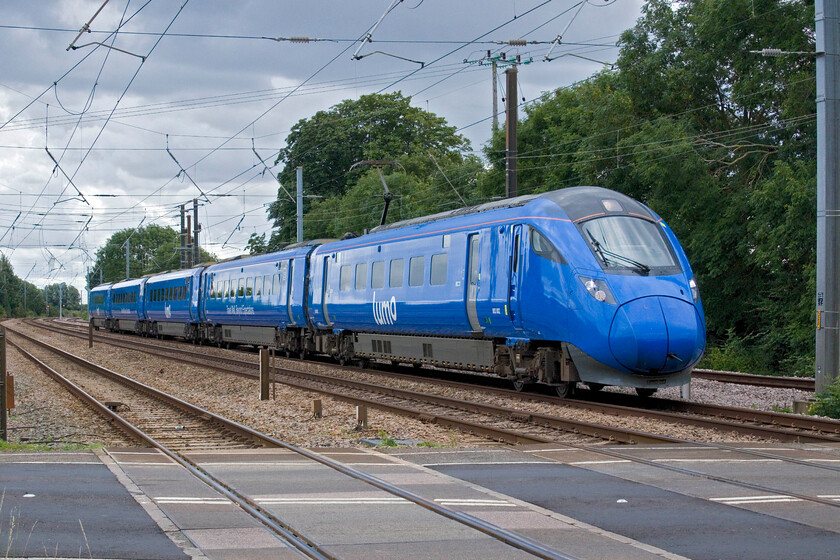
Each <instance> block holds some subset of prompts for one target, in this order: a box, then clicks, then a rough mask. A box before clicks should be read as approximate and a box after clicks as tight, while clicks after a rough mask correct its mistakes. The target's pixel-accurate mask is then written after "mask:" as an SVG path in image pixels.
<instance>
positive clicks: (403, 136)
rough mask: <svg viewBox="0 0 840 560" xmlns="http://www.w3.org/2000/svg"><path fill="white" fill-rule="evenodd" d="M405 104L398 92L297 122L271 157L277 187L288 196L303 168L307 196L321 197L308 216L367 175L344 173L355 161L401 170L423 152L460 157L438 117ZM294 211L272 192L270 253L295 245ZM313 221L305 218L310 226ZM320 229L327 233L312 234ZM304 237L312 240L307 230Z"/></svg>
mask: <svg viewBox="0 0 840 560" xmlns="http://www.w3.org/2000/svg"><path fill="white" fill-rule="evenodd" d="M410 103H411V98H409V97H404V96H403V95H402V94H400V93H389V94H370V95H363V96H362V97H360V98H359V99H357V100H346V101H342V102H341V103H339V104H337V105H335V106H334V107H332V108H330V109H329V110H327V111H318V112H317V113H316V114H315V115H313V116H312V117H311V118H309V119H302V120H300V121H298V123H297V124H295V125H294V126H293V127H292V131H291V133H290V134H289V136H288V137H287V138H286V147H285V148H284V149H283V150H282V151H281V152H280V154H279V156H278V158H277V162H278V163H283V164H284V167H283V170H282V171H281V172H280V174H279V179H280V182H281V184H282V185H283V186H284V187H285V188H286V190H287V191H288V192H290V193H293V192H294V191H295V184H296V169H297V167H298V166H302V167H303V169H304V185H305V189H306V193H307V195H309V196H313V195H314V196H319V197H323V198H322V199H316V200H320V203H315V202H311V201H310V199H309V198H307V199H305V202H304V210H305V212H306V213H308V211H309V208H310V207H311V206H318V205H320V206H323V205H325V204H326V205H327V206H329V204H331V203H329V202H327V199H329V198H331V197H335V196H342V195H344V194H345V192H346V191H347V190H348V189H349V188H350V187H351V186H353V185H355V183H356V182H357V181H358V180H359V179H360V178H361V177H362V176H365V175H368V176H369V175H370V174H371V171H370V169H369V168H356V169H354V170H353V171H350V167H351V166H353V164H355V163H357V162H359V161H361V160H390V161H393V160H397V161H400V162H401V163H403V165H404V167H406V162H405V161H403V160H404V158H407V157H409V156H414V155H417V154H423V157H427V153H428V152H431V153H433V154H435V156H436V157H439V158H440V157H444V156H446V155H448V154H451V153H455V154H458V155H459V156H461V157H463V156H462V154H463V153H464V152H465V151H466V150H467V149H468V148H469V143H468V141H467V140H466V139H465V138H464V137H462V136H460V135H458V134H456V133H455V128H454V127H451V126H447V125H446V121H445V120H444V119H443V118H441V117H438V116H436V115H434V114H433V113H429V112H428V111H424V110H423V109H419V108H417V107H412V106H411V104H410ZM430 164H431V161H430ZM409 171H411V170H409ZM380 189H381V185H380ZM380 192H381V190H380ZM295 212H296V205H295V203H294V202H293V201H292V200H291V199H290V198H289V196H287V195H286V193H285V192H284V191H283V189H278V196H277V200H276V201H275V202H273V203H272V205H271V207H270V208H269V212H268V214H269V218H270V219H272V220H273V223H274V227H275V228H276V230H275V232H274V233H273V235H272V237H271V240H270V241H269V243H268V247H269V248H270V249H277V248H279V247H280V246H282V245H284V244H286V243H290V242H292V241H294V240H295V231H296V225H295ZM313 219H314V218H309V220H310V222H312V220H313ZM322 229H329V228H321V229H318V231H322ZM316 236H317V235H316ZM307 237H312V235H311V234H310V233H309V232H308V231H307Z"/></svg>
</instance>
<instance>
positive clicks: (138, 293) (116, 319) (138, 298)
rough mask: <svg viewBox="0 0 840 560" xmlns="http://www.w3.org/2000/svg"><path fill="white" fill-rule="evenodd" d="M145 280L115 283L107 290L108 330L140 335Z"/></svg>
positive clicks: (143, 313)
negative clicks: (109, 302)
mask: <svg viewBox="0 0 840 560" xmlns="http://www.w3.org/2000/svg"><path fill="white" fill-rule="evenodd" d="M146 280H147V279H146V278H138V279H135V280H124V281H122V282H116V283H115V284H112V285H111V286H110V288H109V295H110V301H111V313H110V316H109V317H108V321H109V323H108V328H109V329H111V330H114V331H124V332H133V333H137V334H142V333H143V330H144V324H145V323H144V321H145V319H146V315H145V309H144V305H143V303H144V302H143V286H144V285H145V284H146Z"/></svg>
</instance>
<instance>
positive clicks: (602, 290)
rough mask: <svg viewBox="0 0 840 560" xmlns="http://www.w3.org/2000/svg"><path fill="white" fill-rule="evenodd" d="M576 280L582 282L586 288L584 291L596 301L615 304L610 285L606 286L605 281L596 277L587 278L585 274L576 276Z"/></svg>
mask: <svg viewBox="0 0 840 560" xmlns="http://www.w3.org/2000/svg"><path fill="white" fill-rule="evenodd" d="M578 280H580V281H581V282H582V283H583V286H584V287H585V288H586V291H587V292H589V295H591V296H592V297H594V298H595V299H597V300H598V301H603V302H605V303H609V304H612V305H615V298H614V297H613V295H612V292H611V291H610V287H609V286H607V283H606V282H604V281H603V280H598V279H597V278H587V277H586V276H578Z"/></svg>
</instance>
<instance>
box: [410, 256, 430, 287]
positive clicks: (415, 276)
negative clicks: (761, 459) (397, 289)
mask: <svg viewBox="0 0 840 560" xmlns="http://www.w3.org/2000/svg"><path fill="white" fill-rule="evenodd" d="M425 273H426V261H425V259H424V258H423V257H411V260H410V261H409V263H408V285H409V286H422V285H423V275H424V274H425Z"/></svg>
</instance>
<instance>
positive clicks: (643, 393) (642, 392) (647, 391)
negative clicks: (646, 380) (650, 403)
mask: <svg viewBox="0 0 840 560" xmlns="http://www.w3.org/2000/svg"><path fill="white" fill-rule="evenodd" d="M655 392H656V389H651V388H649V387H636V394H637V395H639V397H641V398H643V399H646V398H648V397H652V396H653V394H654V393H655Z"/></svg>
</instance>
